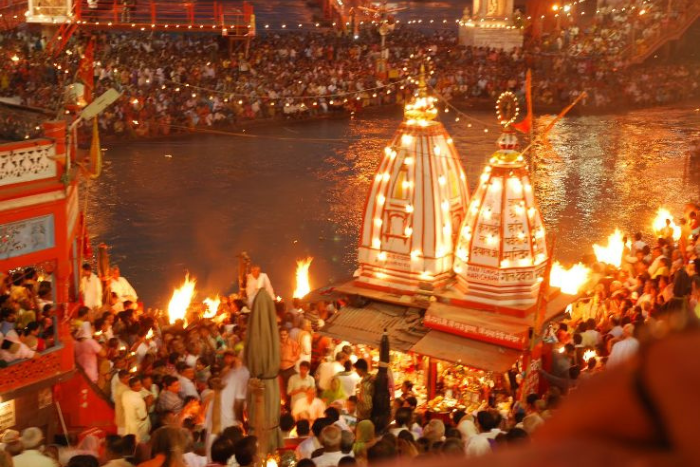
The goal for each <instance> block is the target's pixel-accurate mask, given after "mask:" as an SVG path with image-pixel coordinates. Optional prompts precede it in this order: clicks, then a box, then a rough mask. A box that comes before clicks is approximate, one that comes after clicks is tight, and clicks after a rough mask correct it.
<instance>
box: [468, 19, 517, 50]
mask: <svg viewBox="0 0 700 467" xmlns="http://www.w3.org/2000/svg"><path fill="white" fill-rule="evenodd" d="M459 45H464V46H467V47H490V48H495V49H503V50H513V49H515V48H517V47H522V46H523V31H522V30H521V29H507V28H483V27H479V26H478V23H477V25H471V26H470V25H464V26H460V28H459Z"/></svg>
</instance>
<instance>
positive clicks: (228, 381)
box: [209, 366, 250, 431]
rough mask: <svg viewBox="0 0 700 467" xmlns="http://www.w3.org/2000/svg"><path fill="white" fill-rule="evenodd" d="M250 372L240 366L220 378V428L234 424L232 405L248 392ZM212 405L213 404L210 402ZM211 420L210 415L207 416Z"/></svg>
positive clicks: (234, 416) (242, 398)
mask: <svg viewBox="0 0 700 467" xmlns="http://www.w3.org/2000/svg"><path fill="white" fill-rule="evenodd" d="M249 379H250V372H249V371H248V368H246V367H244V366H241V367H239V368H236V369H233V370H230V371H229V372H228V373H226V374H225V375H224V376H223V377H222V378H221V382H222V383H223V385H224V388H223V389H222V390H221V430H222V431H223V430H224V429H226V428H228V427H230V426H234V425H236V424H237V422H242V420H236V414H235V412H234V411H233V406H234V405H235V403H236V401H241V400H245V397H246V394H247V392H248V380H249ZM210 405H211V406H212V407H213V404H210ZM209 419H210V420H211V417H209Z"/></svg>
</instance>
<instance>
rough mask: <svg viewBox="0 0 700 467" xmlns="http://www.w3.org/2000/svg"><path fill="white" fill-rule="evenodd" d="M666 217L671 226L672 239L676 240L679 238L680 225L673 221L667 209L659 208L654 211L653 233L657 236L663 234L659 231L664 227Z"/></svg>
mask: <svg viewBox="0 0 700 467" xmlns="http://www.w3.org/2000/svg"><path fill="white" fill-rule="evenodd" d="M666 219H668V220H670V221H671V224H670V226H671V228H672V229H673V239H674V240H678V239H680V238H681V227H680V226H678V225H676V224H675V223H674V222H673V216H672V215H671V213H670V212H669V210H668V209H665V208H660V209H659V212H657V213H656V218H655V219H654V223H653V224H652V227H653V228H654V233H655V234H656V235H658V236H659V237H662V236H665V235H662V234H661V232H662V231H663V229H665V228H666Z"/></svg>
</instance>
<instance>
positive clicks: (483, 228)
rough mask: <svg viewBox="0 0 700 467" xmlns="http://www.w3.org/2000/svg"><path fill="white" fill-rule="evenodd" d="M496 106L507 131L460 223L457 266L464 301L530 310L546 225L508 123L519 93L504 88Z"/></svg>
mask: <svg viewBox="0 0 700 467" xmlns="http://www.w3.org/2000/svg"><path fill="white" fill-rule="evenodd" d="M498 108H499V112H498V113H499V121H500V122H501V124H502V125H503V127H504V129H503V133H502V134H501V136H500V138H499V139H498V150H497V151H496V152H495V153H494V154H493V155H492V156H491V158H490V160H489V164H488V165H487V166H486V167H485V168H484V172H483V173H482V174H481V178H480V183H479V187H478V188H477V190H476V192H475V193H474V197H473V198H472V201H471V204H470V205H469V209H468V212H467V216H466V219H465V221H464V223H463V224H462V228H461V233H460V237H459V241H458V244H457V250H456V258H455V264H454V271H455V273H456V275H457V288H458V289H459V290H460V291H461V292H464V293H465V294H466V296H465V297H464V301H465V302H467V303H470V304H473V305H476V306H478V307H479V308H486V309H495V308H512V309H516V310H518V313H516V314H520V315H526V314H527V313H529V312H530V311H531V308H532V307H534V305H535V303H536V301H537V295H538V291H539V288H540V283H541V282H542V276H543V274H544V270H545V265H546V261H547V245H546V240H545V230H544V223H543V222H542V214H541V213H540V210H539V208H538V206H537V201H536V200H535V196H534V193H533V189H532V185H531V182H530V176H529V171H528V167H527V163H526V162H525V160H524V157H523V155H522V154H521V153H520V152H518V150H517V148H518V139H517V136H516V135H515V133H514V132H513V130H512V129H511V127H510V125H511V124H512V123H513V122H514V121H515V119H516V118H517V114H518V110H517V100H516V99H515V96H514V95H513V94H512V93H504V94H503V95H502V96H501V97H500V98H499V104H498Z"/></svg>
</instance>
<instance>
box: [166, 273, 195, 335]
mask: <svg viewBox="0 0 700 467" xmlns="http://www.w3.org/2000/svg"><path fill="white" fill-rule="evenodd" d="M196 283H197V281H196V280H194V279H192V280H190V275H189V274H187V275H186V276H185V282H184V283H183V284H182V287H180V288H179V289H175V291H174V292H173V298H171V299H170V303H168V319H169V320H170V324H173V323H175V321H177V320H178V319H181V320H184V319H185V317H186V316H187V309H188V308H189V306H190V303H191V302H192V297H194V286H195V284H196Z"/></svg>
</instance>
